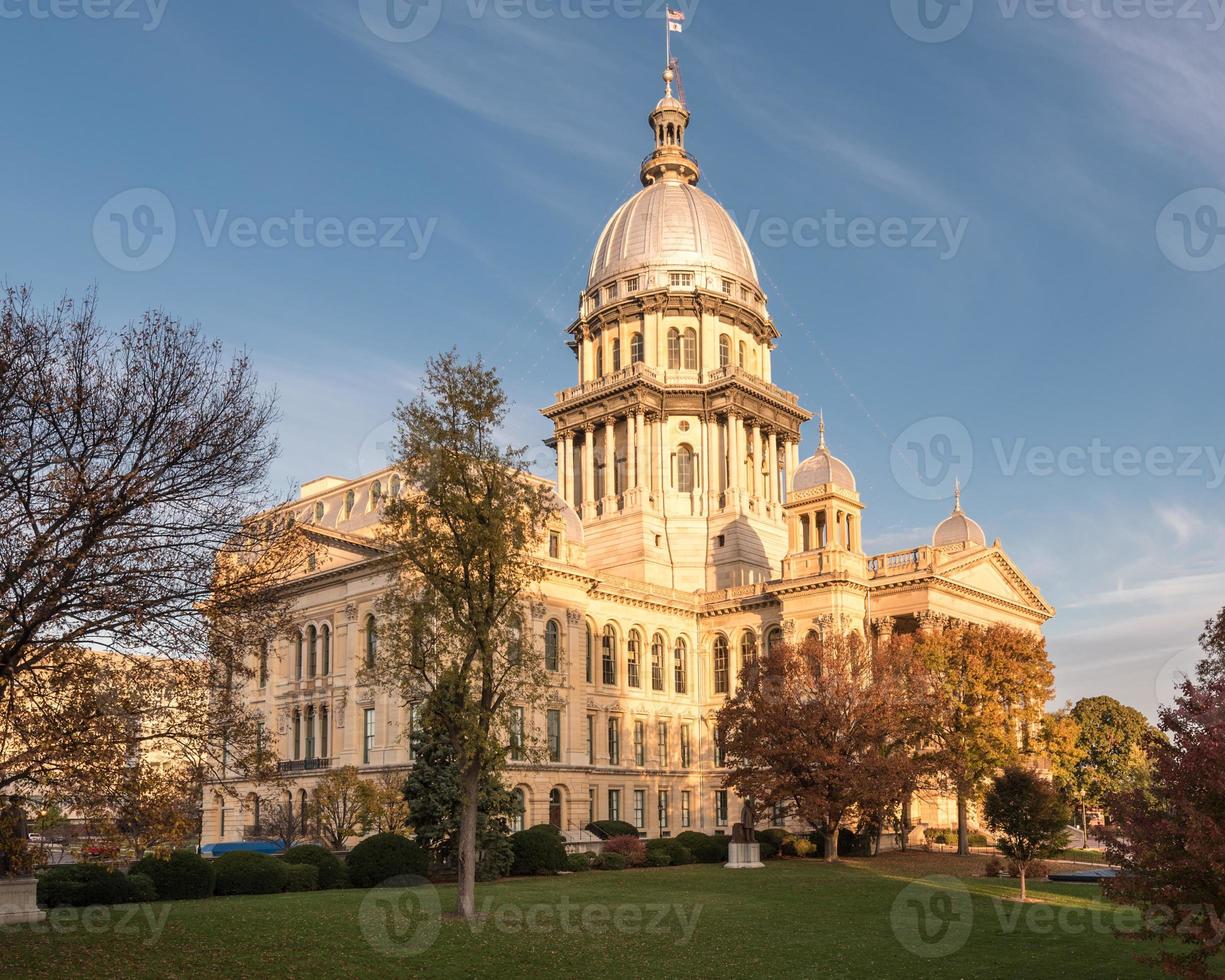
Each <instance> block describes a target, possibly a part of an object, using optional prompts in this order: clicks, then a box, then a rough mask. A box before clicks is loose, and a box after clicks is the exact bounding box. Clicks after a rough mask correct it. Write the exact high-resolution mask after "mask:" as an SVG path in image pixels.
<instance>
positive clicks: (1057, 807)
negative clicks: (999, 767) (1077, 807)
mask: <svg viewBox="0 0 1225 980" xmlns="http://www.w3.org/2000/svg"><path fill="white" fill-rule="evenodd" d="M983 815H984V816H985V817H986V818H987V826H988V827H990V828H991V829H992V830H993V831H995V832H996V834H998V835H999V837H998V839H997V840H996V842H995V846H996V848H998V849H999V851H1000V853H1001V854H1003V855H1004V856H1005V857H1007V858H1009V859H1011V861H1012V863H1013V864H1014V865H1016V868H1017V874H1018V875H1019V877H1020V879H1021V901H1022V902H1024V901H1025V900H1026V897H1027V896H1026V893H1025V876H1026V873H1027V872H1028V871H1029V868H1030V866H1031V865H1032V864H1033V863H1034V862H1035V861H1040V860H1042V859H1043V858H1047V857H1050V856H1051V855H1053V854H1054V853H1055V852H1057V851H1060V850H1062V849H1063V848H1064V847H1066V846H1067V844H1068V832H1067V824H1068V821H1069V820H1070V819H1071V814H1070V813H1069V812H1068V806H1067V804H1066V803H1065V802H1064V801H1063V799H1062V797H1061V796H1060V795H1059V792H1058V791H1057V790H1056V789H1055V787H1054V786H1052V785H1051V784H1050V783H1049V782H1047V781H1046V780H1045V779H1043V778H1042V777H1040V776H1038V775H1037V774H1036V773H1034V772H1032V771H1030V770H1029V769H1022V768H1020V767H1016V766H1014V767H1010V768H1008V769H1005V770H1004V772H1003V774H1002V775H1000V776H997V777H996V778H995V781H994V782H993V783H992V785H991V788H990V789H989V790H987V794H986V797H985V798H984V799H983Z"/></svg>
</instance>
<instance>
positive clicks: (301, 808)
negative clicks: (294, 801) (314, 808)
mask: <svg viewBox="0 0 1225 980" xmlns="http://www.w3.org/2000/svg"><path fill="white" fill-rule="evenodd" d="M306 799H307V797H306V790H304V789H300V790H298V825H299V827H300V829H301V831H302V836H303V837H305V836H306V835H307V834H309V833H310V824H309V820H310V807H309V806H307V803H306Z"/></svg>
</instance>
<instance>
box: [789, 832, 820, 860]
mask: <svg viewBox="0 0 1225 980" xmlns="http://www.w3.org/2000/svg"><path fill="white" fill-rule="evenodd" d="M818 850H819V848H818V847H817V845H816V844H814V843H813V842H812V841H810V840H809V839H808V838H807V837H796V836H795V835H793V834H788V835H787V836H786V837H785V838H784V839H783V846H782V851H783V853H784V854H786V855H787V856H788V857H799V858H806V857H813V856H816V855H817V854H818Z"/></svg>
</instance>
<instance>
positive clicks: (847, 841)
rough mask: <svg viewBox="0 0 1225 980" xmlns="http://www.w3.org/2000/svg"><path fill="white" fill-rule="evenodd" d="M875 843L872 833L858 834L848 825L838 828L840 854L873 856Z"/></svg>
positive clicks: (843, 855) (844, 855)
mask: <svg viewBox="0 0 1225 980" xmlns="http://www.w3.org/2000/svg"><path fill="white" fill-rule="evenodd" d="M873 843H874V839H873V837H872V835H871V834H866V833H865V834H857V833H855V832H854V831H853V830H850V829H849V828H847V827H840V828H839V829H838V854H839V855H840V856H842V857H871V856H872V845H873Z"/></svg>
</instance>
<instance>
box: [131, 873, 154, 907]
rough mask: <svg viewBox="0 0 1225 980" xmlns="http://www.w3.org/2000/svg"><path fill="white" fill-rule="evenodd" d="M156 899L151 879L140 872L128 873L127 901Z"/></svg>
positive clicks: (151, 900) (150, 900)
mask: <svg viewBox="0 0 1225 980" xmlns="http://www.w3.org/2000/svg"><path fill="white" fill-rule="evenodd" d="M156 900H157V888H156V887H154V885H153V879H152V878H150V877H149V876H148V875H142V874H141V873H140V872H137V873H136V874H129V875H128V901H129V902H153V901H156Z"/></svg>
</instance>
